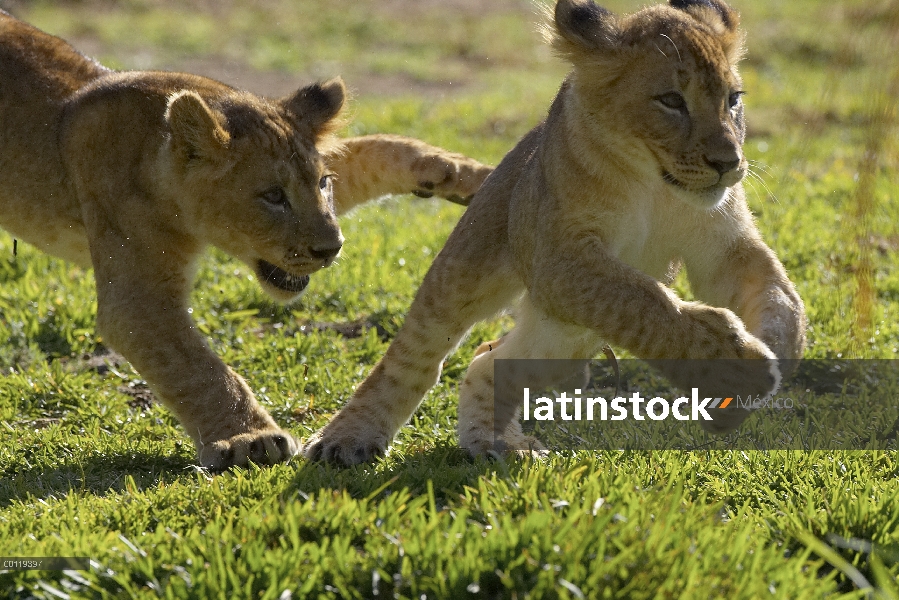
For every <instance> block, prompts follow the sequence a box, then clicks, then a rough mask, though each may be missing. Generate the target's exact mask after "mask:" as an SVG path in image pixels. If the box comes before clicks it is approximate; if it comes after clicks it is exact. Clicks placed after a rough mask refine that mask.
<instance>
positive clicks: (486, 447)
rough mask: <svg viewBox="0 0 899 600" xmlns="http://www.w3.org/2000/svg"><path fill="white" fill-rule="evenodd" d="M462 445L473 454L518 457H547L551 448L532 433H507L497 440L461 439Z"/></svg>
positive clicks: (475, 455)
mask: <svg viewBox="0 0 899 600" xmlns="http://www.w3.org/2000/svg"><path fill="white" fill-rule="evenodd" d="M459 443H460V446H462V447H463V448H464V449H465V450H467V451H468V453H469V454H471V456H472V457H474V458H477V457H478V456H493V455H499V456H515V457H518V458H541V459H542V458H546V457H547V456H549V450H547V448H546V446H544V445H543V444H542V443H540V440H538V439H537V438H535V437H533V436H530V435H523V434H518V435H511V436H510V435H508V434H507V435H506V436H504V437H501V438H497V439H496V440H487V439H480V440H474V439H469V440H460V442H459Z"/></svg>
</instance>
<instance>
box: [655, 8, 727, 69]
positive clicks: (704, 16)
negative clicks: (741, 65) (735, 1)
mask: <svg viewBox="0 0 899 600" xmlns="http://www.w3.org/2000/svg"><path fill="white" fill-rule="evenodd" d="M669 3H670V4H671V6H672V8H677V9H679V10H682V11H684V12H686V13H688V14H690V15H692V16H693V18H695V19H696V20H697V21H699V22H701V23H704V24H705V25H706V26H708V27H709V28H711V30H712V31H714V32H715V34H716V35H718V36H719V37H720V38H721V44H722V47H723V48H724V52H725V54H726V55H727V57H728V59H729V60H730V61H731V62H736V61H738V60H739V59H740V58H741V57H742V54H743V34H742V33H741V32H740V15H739V14H737V11H735V10H733V9H732V8H730V7H729V6H728V5H727V4H725V3H724V2H721V0H669Z"/></svg>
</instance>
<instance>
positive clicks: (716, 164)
mask: <svg viewBox="0 0 899 600" xmlns="http://www.w3.org/2000/svg"><path fill="white" fill-rule="evenodd" d="M703 158H704V159H705V164H707V165H708V166H710V167H712V168H713V169H715V170H716V171H718V175H724V174H725V173H729V172H731V171H733V170H734V169H736V168H737V167H739V166H740V159H739V158H729V159H720V158H709V157H708V156H703Z"/></svg>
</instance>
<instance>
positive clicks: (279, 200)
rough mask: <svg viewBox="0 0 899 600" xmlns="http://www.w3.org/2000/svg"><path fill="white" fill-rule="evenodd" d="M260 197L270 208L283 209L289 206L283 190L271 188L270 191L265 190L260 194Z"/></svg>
mask: <svg viewBox="0 0 899 600" xmlns="http://www.w3.org/2000/svg"><path fill="white" fill-rule="evenodd" d="M260 197H261V198H262V199H263V200H265V201H266V202H267V203H269V204H271V205H272V206H279V207H283V206H288V205H289V204H290V200H288V198H287V193H286V192H285V191H284V188H280V187H273V188H271V189H270V190H266V191H264V192H262V194H260Z"/></svg>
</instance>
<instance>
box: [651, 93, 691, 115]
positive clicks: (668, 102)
mask: <svg viewBox="0 0 899 600" xmlns="http://www.w3.org/2000/svg"><path fill="white" fill-rule="evenodd" d="M654 100H655V101H656V102H658V103H659V104H661V105H662V106H664V107H665V108H670V109H671V110H677V111H680V112H686V111H687V101H686V100H684V97H683V96H681V95H680V94H679V93H677V92H668V93H667V94H662V95H661V96H656V97H655V98H654Z"/></svg>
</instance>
